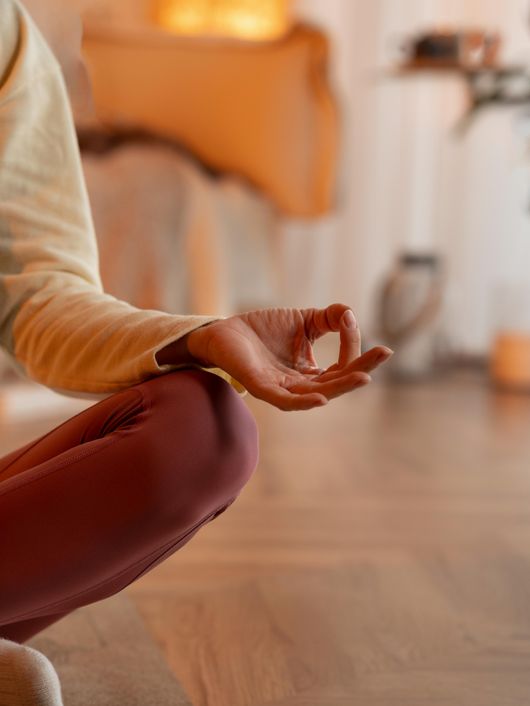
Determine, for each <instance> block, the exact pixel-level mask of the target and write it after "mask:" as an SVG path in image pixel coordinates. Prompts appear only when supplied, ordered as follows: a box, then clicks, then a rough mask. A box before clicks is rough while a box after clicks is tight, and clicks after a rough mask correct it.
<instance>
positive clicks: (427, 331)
mask: <svg viewBox="0 0 530 706" xmlns="http://www.w3.org/2000/svg"><path fill="white" fill-rule="evenodd" d="M442 293H443V275H442V273H441V266H440V261H439V259H438V258H437V257H436V256H435V255H432V254H415V253H404V254H403V255H401V256H400V257H399V259H398V262H397V264H396V266H395V267H394V269H393V271H392V272H391V273H390V274H389V276H388V277H387V279H386V282H385V283H384V286H383V291H382V297H381V305H380V311H379V329H380V333H381V335H382V337H383V340H384V342H385V343H386V344H388V345H389V346H391V347H392V348H393V349H394V351H395V353H394V356H393V358H392V360H391V361H390V364H389V366H388V372H389V374H391V375H392V376H395V377H400V378H407V379H413V378H422V377H425V376H427V375H429V374H430V373H432V372H433V370H434V364H435V355H436V343H437V338H438V322H439V315H440V310H441V304H442Z"/></svg>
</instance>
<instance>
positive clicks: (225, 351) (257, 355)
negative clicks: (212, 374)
mask: <svg viewBox="0 0 530 706" xmlns="http://www.w3.org/2000/svg"><path fill="white" fill-rule="evenodd" d="M331 332H338V333H339V335H340V347H339V354H338V359H337V362H336V363H334V364H333V365H331V366H330V367H329V368H326V369H325V370H322V369H321V368H319V367H318V364H317V362H316V360H315V357H314V353H313V343H314V342H315V341H316V340H317V339H318V338H320V337H321V336H324V335H325V334H327V333H331ZM177 344H180V347H181V353H182V346H183V345H185V346H186V347H187V355H188V358H189V356H191V359H190V360H189V362H195V363H199V364H200V365H203V366H206V367H218V368H221V369H222V370H224V371H226V372H227V373H229V375H231V376H232V377H233V378H235V379H236V380H237V381H238V382H240V383H241V384H242V385H244V387H245V388H246V389H247V390H248V391H249V392H250V394H251V395H253V396H254V397H258V398H259V399H261V400H264V401H265V402H269V403H270V404H272V405H274V406H275V407H279V409H283V410H299V409H311V408H312V407H320V406H322V405H325V404H327V402H328V401H329V400H331V399H333V398H334V397H339V396H340V395H343V394H345V393H346V392H351V391H352V390H355V389H357V388H359V387H363V386H364V385H366V384H367V383H369V382H370V380H371V378H370V375H369V373H370V372H371V371H372V370H374V369H375V368H377V367H378V366H379V365H381V363H384V362H385V361H386V360H388V358H389V357H390V356H391V355H392V351H391V350H390V349H389V348H386V347H384V346H376V347H375V348H372V349H370V350H369V351H367V352H366V353H364V354H363V355H361V334H360V331H359V327H358V326H357V323H356V321H355V317H354V315H353V313H352V311H351V309H350V308H349V307H347V306H345V305H344V304H332V305H331V306H328V307H327V308H326V309H262V310H258V311H250V312H247V313H244V314H237V315H235V316H230V317H229V318H226V319H221V320H218V321H214V322H212V323H211V324H208V325H206V326H203V327H202V328H198V329H195V330H194V331H192V332H191V333H189V334H188V335H187V336H186V337H185V338H184V340H183V339H181V341H177ZM179 357H180V358H181V356H179ZM158 359H159V362H161V363H171V362H176V360H175V357H174V356H173V355H171V346H169V347H167V348H166V349H164V350H163V351H161V352H160V353H159V354H158ZM181 359H182V358H181Z"/></svg>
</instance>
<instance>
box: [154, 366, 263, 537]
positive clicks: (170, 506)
mask: <svg viewBox="0 0 530 706" xmlns="http://www.w3.org/2000/svg"><path fill="white" fill-rule="evenodd" d="M149 395H150V398H151V410H152V415H153V421H154V422H155V425H156V428H157V435H156V437H155V435H154V434H151V435H150V440H151V444H150V446H151V451H152V454H153V455H154V456H155V457H156V459H157V460H156V461H155V463H153V464H150V465H151V467H152V468H153V469H155V468H156V469H158V470H157V471H156V473H157V477H156V478H154V479H152V481H153V483H154V485H155V486H157V487H158V490H159V491H160V492H156V493H155V497H156V504H157V507H156V508H155V511H156V515H157V517H158V518H161V517H163V516H168V515H169V516H171V517H173V518H177V517H178V523H179V524H181V523H184V525H187V526H191V525H193V524H196V523H197V522H200V521H201V519H202V518H204V517H206V516H208V515H209V514H212V513H213V512H215V511H217V510H221V509H222V508H223V507H224V506H226V505H228V504H230V503H231V502H232V501H233V500H234V499H235V498H236V497H237V496H238V495H239V494H240V492H241V490H242V489H243V487H244V486H245V485H246V483H247V482H248V481H249V479H250V478H251V476H252V473H253V471H254V469H255V467H256V463H257V457H258V434H257V428H256V423H255V421H254V418H253V416H252V414H251V413H250V411H249V410H248V408H247V406H246V404H245V403H244V402H243V400H242V399H241V397H240V396H239V395H238V394H237V393H236V392H235V390H234V389H233V388H232V387H231V386H230V385H228V384H227V383H226V382H225V381H224V380H222V379H221V378H219V377H218V376H216V375H212V374H211V373H206V372H203V371H199V370H191V371H190V370H188V371H182V372H181V371H179V372H177V373H174V374H170V375H167V376H162V377H161V378H158V379H156V381H155V384H154V385H153V384H151V383H150V390H149ZM161 437H162V438H163V441H164V443H163V447H164V449H165V451H164V458H163V459H160V444H158V443H157V441H156V438H158V439H160V438H161ZM161 461H162V462H161ZM159 474H162V475H161V476H160V475H159Z"/></svg>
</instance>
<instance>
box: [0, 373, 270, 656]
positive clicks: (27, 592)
mask: <svg viewBox="0 0 530 706" xmlns="http://www.w3.org/2000/svg"><path fill="white" fill-rule="evenodd" d="M256 460H257V433H256V426H255V423H254V420H253V418H252V416H251V414H250V412H249V411H248V409H247V407H246V405H245V404H244V402H243V401H242V400H241V399H240V397H239V396H238V395H237V394H236V393H235V392H234V390H233V389H232V388H231V386H230V385H228V384H227V383H226V382H224V381H223V380H221V379H220V378H219V377H217V376H215V375H211V374H209V373H205V372H203V371H199V370H182V371H177V372H173V373H169V374H167V375H162V376H160V377H157V378H153V379H152V380H149V381H147V382H144V383H142V384H140V385H136V386H134V387H131V388H129V389H127V390H124V391H122V392H119V393H117V394H115V395H112V396H111V397H108V398H106V399H104V400H103V401H101V402H99V403H98V404H96V405H94V406H93V407H91V408H89V409H88V410H86V411H84V412H82V413H81V414H78V415H77V416H75V417H73V418H72V419H70V420H68V421H67V422H65V423H64V424H62V425H61V426H59V427H58V428H57V429H55V430H53V431H52V432H50V433H49V434H47V435H45V436H44V437H42V438H41V439H38V440H37V441H35V442H33V443H31V444H28V445H27V446H25V447H23V448H22V449H19V450H18V451H15V452H13V453H11V454H9V455H8V456H6V457H5V458H3V459H0V637H1V638H8V639H10V640H15V641H17V642H24V641H26V640H28V639H29V638H30V637H32V636H33V635H35V634H36V633H37V632H39V631H40V630H42V629H43V628H44V627H46V626H47V625H49V624H50V623H53V622H55V621H56V620H58V619H59V618H61V617H63V616H64V615H66V614H67V613H69V612H70V611H72V610H74V609H75V608H78V607H80V606H82V605H86V604H88V603H93V602H94V601H98V600H101V599H103V598H106V597H108V596H111V595H113V594H114V593H117V592H118V591H120V590H121V589H123V588H124V587H125V586H127V585H128V584H130V583H131V582H132V581H134V580H135V579H137V578H139V577H140V576H142V575H143V574H144V573H146V572H147V571H149V570H150V569H152V568H153V567H154V566H156V565H157V564H159V563H160V562H161V561H163V560H164V559H165V558H166V557H168V556H170V555H171V554H172V553H173V552H175V551H176V550H177V549H178V548H179V547H181V546H182V545H183V544H185V543H186V542H188V541H189V540H190V539H191V538H192V537H193V535H194V534H195V533H196V532H197V531H198V530H199V529H200V528H201V527H202V526H203V525H204V524H206V523H207V522H209V521H211V520H212V519H214V517H216V516H217V515H219V514H220V513H221V512H223V511H224V510H225V509H226V508H227V507H228V506H229V505H230V504H231V503H232V502H233V501H234V500H235V498H236V497H237V496H238V495H239V493H240V492H241V490H242V488H243V486H244V485H245V483H246V482H247V481H248V480H249V478H250V476H251V475H252V472H253V470H254V468H255V465H256Z"/></svg>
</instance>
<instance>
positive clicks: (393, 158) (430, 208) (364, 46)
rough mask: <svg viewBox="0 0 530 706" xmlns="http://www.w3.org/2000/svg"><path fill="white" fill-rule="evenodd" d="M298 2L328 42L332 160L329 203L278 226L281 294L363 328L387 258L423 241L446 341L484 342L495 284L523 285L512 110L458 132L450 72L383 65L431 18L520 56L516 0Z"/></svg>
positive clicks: (527, 184) (520, 9)
mask: <svg viewBox="0 0 530 706" xmlns="http://www.w3.org/2000/svg"><path fill="white" fill-rule="evenodd" d="M298 11H299V12H300V13H301V14H302V16H304V17H306V18H307V19H310V20H314V21H315V22H317V23H318V24H320V25H321V26H324V27H325V28H327V31H328V32H329V35H330V37H331V39H332V42H333V56H334V62H333V75H334V83H335V87H336V92H337V96H338V98H339V100H340V102H341V105H342V120H343V148H342V158H343V159H342V169H341V178H340V193H339V206H338V209H337V212H336V213H335V214H333V215H332V216H330V217H327V218H325V219H323V220H322V221H321V222H320V223H318V224H314V225H311V226H309V227H308V225H307V224H297V223H290V224H288V225H286V226H285V246H284V282H285V294H284V297H285V300H286V301H287V300H288V301H290V302H292V303H296V304H299V305H304V306H305V305H310V304H325V303H326V302H328V301H331V300H335V299H338V300H342V301H345V302H348V303H351V305H352V306H353V307H354V309H355V311H356V312H357V314H358V316H359V318H360V320H361V322H362V323H363V325H364V328H365V329H366V330H367V331H370V330H371V331H372V332H373V331H374V324H375V322H374V300H375V297H376V295H377V292H378V288H379V286H380V283H381V279H382V277H383V276H384V274H385V272H387V271H388V269H389V268H390V266H391V265H392V263H393V261H394V259H395V257H396V254H397V253H398V252H400V251H402V250H404V249H413V250H420V251H431V250H434V251H436V252H438V253H439V254H440V255H441V256H442V257H443V258H444V261H445V263H446V268H447V273H448V288H447V300H446V304H445V311H444V327H445V332H446V335H447V336H448V338H449V341H450V344H451V346H452V348H453V350H455V351H458V352H461V353H467V354H476V353H477V354H480V353H484V352H486V351H487V349H488V347H489V342H490V338H491V335H492V332H493V331H494V330H495V328H496V326H497V325H498V323H499V317H503V316H506V310H504V311H502V308H501V310H499V307H498V306H497V299H498V297H499V296H500V294H499V293H500V292H501V291H504V290H505V289H506V285H507V284H508V285H510V286H512V285H513V286H515V285H518V286H519V291H521V292H524V291H526V288H527V287H530V277H529V273H530V214H529V206H530V178H529V166H530V155H529V154H528V134H525V124H524V121H523V118H522V115H521V113H522V111H521V110H512V109H507V108H502V109H498V108H497V109H491V110H487V112H485V113H484V114H482V115H481V116H479V117H478V118H477V119H476V121H475V122H474V123H473V124H472V125H471V126H470V128H469V130H468V131H467V133H466V134H465V135H464V136H462V137H459V138H458V137H456V136H455V135H454V129H453V128H454V126H455V124H456V122H457V121H458V120H459V118H460V117H461V115H462V114H463V112H464V111H465V108H466V92H465V89H464V83H463V81H462V79H460V78H459V77H457V76H455V75H444V76H441V75H434V74H432V73H431V74H426V75H423V76H410V77H407V78H396V77H392V76H391V75H390V74H389V71H388V70H389V69H390V68H391V66H392V63H393V60H394V59H395V58H396V53H397V47H398V45H399V43H400V40H401V39H402V38H404V37H407V36H410V35H411V34H413V33H415V32H418V31H421V30H423V29H429V28H432V27H440V26H452V27H457V28H460V27H464V28H465V27H479V28H484V29H496V30H498V31H500V33H501V34H502V38H503V50H502V57H503V61H504V62H507V63H527V64H528V65H529V66H530V31H529V30H530V3H529V2H527V1H526V0H502V1H501V0H300V2H299V3H298ZM503 301H504V300H503ZM516 301H518V302H519V304H515V305H518V306H523V304H522V300H521V299H518V300H516ZM527 301H530V298H529V299H527ZM525 316H526V319H530V306H528V311H527V312H526V313H525ZM523 318H524V317H523ZM527 324H528V328H529V331H530V320H528V321H527Z"/></svg>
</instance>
